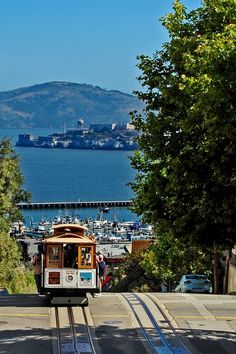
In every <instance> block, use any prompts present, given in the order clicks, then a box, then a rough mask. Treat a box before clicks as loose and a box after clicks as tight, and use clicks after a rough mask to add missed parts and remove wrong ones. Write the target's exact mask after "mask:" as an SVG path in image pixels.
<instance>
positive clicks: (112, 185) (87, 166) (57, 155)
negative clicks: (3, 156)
mask: <svg viewBox="0 0 236 354" xmlns="http://www.w3.org/2000/svg"><path fill="white" fill-rule="evenodd" d="M53 132H55V130H52V129H0V138H3V137H8V138H11V139H12V145H13V147H14V149H15V151H16V152H17V154H18V155H19V157H20V167H21V171H22V173H23V175H24V178H25V184H24V188H25V189H26V190H27V191H29V192H30V193H31V195H32V198H31V201H33V202H51V201H60V202H63V201H65V202H66V201H79V200H80V201H113V200H130V199H131V198H132V196H133V192H132V190H131V189H130V187H129V186H127V183H129V182H131V181H132V180H133V179H134V176H135V171H134V170H133V169H132V168H131V166H130V160H129V156H130V155H131V154H132V152H127V151H102V150H72V149H43V148H31V147H15V143H16V141H17V139H18V135H19V134H24V133H32V134H33V135H34V136H35V137H37V136H39V135H41V136H48V135H49V134H50V133H53ZM63 213H67V214H77V215H79V216H80V217H81V218H87V217H96V214H97V209H91V208H86V209H83V208H82V209H78V210H76V209H73V210H72V209H69V210H58V209H44V210H27V211H24V212H23V214H24V218H25V220H29V219H31V220H32V219H33V220H34V221H39V220H41V219H42V218H44V219H51V218H52V217H54V216H57V215H59V214H63ZM108 218H110V219H112V218H116V219H119V220H137V216H136V215H135V214H133V213H131V212H130V211H129V210H127V209H125V208H119V209H113V210H111V211H110V213H109V217H108Z"/></svg>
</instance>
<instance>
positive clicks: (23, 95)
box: [0, 81, 142, 128]
mask: <svg viewBox="0 0 236 354" xmlns="http://www.w3.org/2000/svg"><path fill="white" fill-rule="evenodd" d="M141 107H142V105H141V103H140V102H139V101H138V99H137V98H136V97H135V96H132V95H130V94H127V93H123V92H120V91H115V90H110V91H108V90H104V89H102V88H100V87H98V86H92V85H88V84H77V83H70V82H60V81H53V82H47V83H43V84H39V85H34V86H29V87H24V88H19V89H17V90H11V91H6V92H0V128H30V127H37V128H48V127H55V128H59V127H61V126H62V125H63V124H65V125H66V127H75V126H76V123H77V121H78V119H80V118H83V119H84V121H85V124H86V125H88V124H90V123H113V122H117V123H128V122H129V121H130V117H129V112H130V111H132V110H140V109H141Z"/></svg>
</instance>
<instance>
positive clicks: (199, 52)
mask: <svg viewBox="0 0 236 354" xmlns="http://www.w3.org/2000/svg"><path fill="white" fill-rule="evenodd" d="M162 23H163V25H164V26H165V28H166V29H167V31H168V33H169V42H167V43H164V44H163V46H162V49H161V50H159V51H157V52H156V53H155V55H154V56H153V58H150V57H148V56H144V55H142V56H140V57H139V60H140V61H139V64H138V67H139V69H140V70H141V72H142V74H141V75H140V77H139V80H140V81H141V83H142V86H143V87H144V90H143V91H140V92H137V93H136V94H137V95H138V97H139V98H140V99H141V100H143V101H144V103H145V114H144V117H142V116H141V115H138V114H135V113H134V114H133V116H132V121H133V124H134V125H135V127H136V129H137V130H138V131H139V133H140V135H139V138H138V143H139V146H140V151H138V152H137V153H136V154H135V155H134V157H133V158H132V162H131V163H132V166H133V167H134V168H135V169H137V171H138V173H137V176H136V180H135V182H134V183H133V184H132V188H133V190H134V192H135V198H134V209H135V211H136V212H137V213H138V214H140V215H143V218H144V220H146V221H148V222H151V223H153V224H154V225H155V227H156V228H161V229H162V230H164V232H165V233H169V232H171V233H172V234H173V235H174V237H176V238H178V239H182V240H183V242H189V243H190V244H196V245H199V246H201V245H202V246H204V247H205V248H209V249H211V250H212V251H214V265H215V269H214V270H215V292H219V284H218V281H217V279H218V276H217V264H218V255H219V252H220V251H221V250H222V249H226V248H227V249H231V248H232V246H233V245H234V244H235V241H236V209H235V204H236V159H235V152H236V113H235V112H236V109H235V108H236V107H235V105H236V97H235V96H236V2H235V0H203V2H202V6H201V7H200V8H198V9H196V10H193V11H190V12H187V11H186V9H185V7H184V6H183V5H182V4H181V2H179V1H175V2H174V5H173V13H171V14H168V15H167V16H166V17H165V18H163V19H162Z"/></svg>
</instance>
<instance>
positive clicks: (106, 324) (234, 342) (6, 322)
mask: <svg viewBox="0 0 236 354" xmlns="http://www.w3.org/2000/svg"><path fill="white" fill-rule="evenodd" d="M151 296H152V297H154V298H155V299H156V300H157V302H158V303H159V305H160V306H161V308H162V309H163V310H164V312H165V313H166V314H167V316H168V318H169V321H170V322H171V324H172V325H173V326H174V327H175V329H176V332H177V333H178V335H181V338H182V340H183V342H184V343H185V344H186V346H187V347H188V349H189V351H190V352H191V353H192V354H198V353H201V354H226V353H230V354H232V353H236V297H235V296H227V295H226V296H223V295H205V294H204V295H201V294H180V293H152V294H151ZM89 312H90V316H91V320H92V323H93V326H94V327H93V331H94V333H95V335H96V338H97V341H98V346H99V347H100V349H101V353H102V354H110V350H111V343H112V346H113V349H112V353H113V354H121V353H126V352H129V353H134V354H138V353H140V354H141V353H142V354H143V353H145V350H144V347H143V345H141V342H143V339H142V336H140V330H139V328H138V327H137V325H136V324H135V322H134V321H133V318H132V315H131V312H130V311H129V309H128V307H127V306H126V305H125V303H124V299H123V297H122V296H121V295H120V294H112V293H111V294H110V293H103V294H102V296H101V297H100V298H92V297H91V296H89ZM52 323H53V319H52V311H51V307H50V306H49V304H48V302H47V300H46V299H45V298H44V297H43V296H39V295H37V294H35V295H17V296H14V295H10V296H2V297H1V298H0V343H1V345H0V354H13V353H14V354H15V353H17V354H38V353H40V354H41V353H44V354H51V353H52V354H54V353H53V352H52V348H51V328H52ZM160 326H162V324H160ZM163 326H164V324H163ZM140 341H141V342H140Z"/></svg>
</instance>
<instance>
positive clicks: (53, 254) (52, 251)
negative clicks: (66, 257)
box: [49, 246, 60, 261]
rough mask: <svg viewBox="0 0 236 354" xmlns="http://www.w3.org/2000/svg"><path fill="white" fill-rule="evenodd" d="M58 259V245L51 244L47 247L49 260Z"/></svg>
mask: <svg viewBox="0 0 236 354" xmlns="http://www.w3.org/2000/svg"><path fill="white" fill-rule="evenodd" d="M59 259H60V247H58V246H51V247H50V248H49V261H58V260H59Z"/></svg>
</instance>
